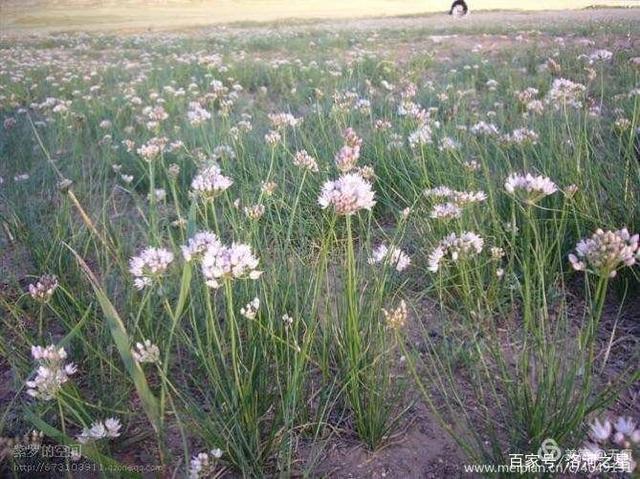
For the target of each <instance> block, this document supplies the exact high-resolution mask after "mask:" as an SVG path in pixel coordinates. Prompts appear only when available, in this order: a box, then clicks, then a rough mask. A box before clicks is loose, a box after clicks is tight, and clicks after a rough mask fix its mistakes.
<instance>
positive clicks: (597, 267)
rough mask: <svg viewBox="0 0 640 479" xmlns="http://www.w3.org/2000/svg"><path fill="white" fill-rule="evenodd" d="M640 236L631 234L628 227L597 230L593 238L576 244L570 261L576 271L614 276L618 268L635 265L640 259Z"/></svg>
mask: <svg viewBox="0 0 640 479" xmlns="http://www.w3.org/2000/svg"><path fill="white" fill-rule="evenodd" d="M638 241H639V236H638V235H637V234H635V235H633V236H631V235H630V234H629V231H628V230H627V229H626V228H623V229H621V230H618V231H603V230H602V229H598V230H596V232H595V233H594V234H593V235H592V236H591V238H586V239H583V240H581V241H580V242H579V243H578V244H577V245H576V251H575V254H574V253H572V254H570V255H569V262H570V263H571V266H572V267H573V269H575V270H576V271H589V272H592V273H595V274H597V275H598V276H602V277H609V278H613V277H614V276H616V274H617V270H618V269H619V268H622V267H624V266H633V265H634V264H635V263H636V262H637V261H638V259H640V249H639V244H638Z"/></svg>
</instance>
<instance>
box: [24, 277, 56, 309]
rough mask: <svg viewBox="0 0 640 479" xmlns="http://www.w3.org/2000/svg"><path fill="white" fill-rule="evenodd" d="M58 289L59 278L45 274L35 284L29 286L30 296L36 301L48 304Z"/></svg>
mask: <svg viewBox="0 0 640 479" xmlns="http://www.w3.org/2000/svg"><path fill="white" fill-rule="evenodd" d="M57 288H58V278H57V277H56V276H54V275H52V274H44V275H42V276H40V278H39V279H38V281H37V282H36V283H35V284H30V285H29V294H30V295H31V297H32V298H33V299H34V300H36V301H38V302H41V303H47V302H48V301H49V300H50V299H51V297H52V296H53V293H54V292H55V290H56V289H57Z"/></svg>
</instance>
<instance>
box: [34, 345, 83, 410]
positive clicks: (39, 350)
mask: <svg viewBox="0 0 640 479" xmlns="http://www.w3.org/2000/svg"><path fill="white" fill-rule="evenodd" d="M31 356H32V357H33V359H35V360H36V361H37V363H38V364H39V366H38V369H37V371H36V377H35V378H34V379H33V380H30V381H27V382H26V385H27V388H28V389H27V394H28V395H29V396H31V397H34V398H37V399H42V400H44V401H49V400H51V399H53V398H54V397H55V396H56V394H58V392H59V391H60V389H61V388H62V385H63V384H64V383H66V382H67V381H68V380H69V376H71V375H73V374H75V373H76V371H77V370H78V369H77V368H76V366H75V365H74V364H73V363H66V364H65V359H67V352H66V351H65V350H64V348H56V346H54V345H50V346H47V347H46V348H43V347H42V346H32V347H31Z"/></svg>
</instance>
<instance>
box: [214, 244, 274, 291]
mask: <svg viewBox="0 0 640 479" xmlns="http://www.w3.org/2000/svg"><path fill="white" fill-rule="evenodd" d="M258 263H259V260H258V258H256V257H255V256H254V255H253V253H252V252H251V247H250V246H249V245H246V244H241V243H233V244H232V245H231V246H224V245H220V246H217V247H209V248H207V250H206V251H205V253H204V255H203V257H202V274H203V275H204V277H205V279H206V283H207V285H208V286H209V287H211V288H214V289H217V288H219V287H220V286H221V284H220V280H224V279H242V278H249V279H258V278H259V277H260V275H261V274H262V271H258V270H257V269H256V268H257V267H258Z"/></svg>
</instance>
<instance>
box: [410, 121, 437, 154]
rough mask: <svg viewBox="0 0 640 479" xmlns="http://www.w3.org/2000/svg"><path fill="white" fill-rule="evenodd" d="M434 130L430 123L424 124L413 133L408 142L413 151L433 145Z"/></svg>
mask: <svg viewBox="0 0 640 479" xmlns="http://www.w3.org/2000/svg"><path fill="white" fill-rule="evenodd" d="M432 136H433V130H432V128H431V125H429V123H423V124H422V125H420V127H418V129H416V130H415V131H414V132H413V133H411V134H410V135H409V138H408V141H409V146H410V147H411V149H413V150H415V149H418V148H420V147H422V146H424V145H430V144H431V143H433V139H432Z"/></svg>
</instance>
